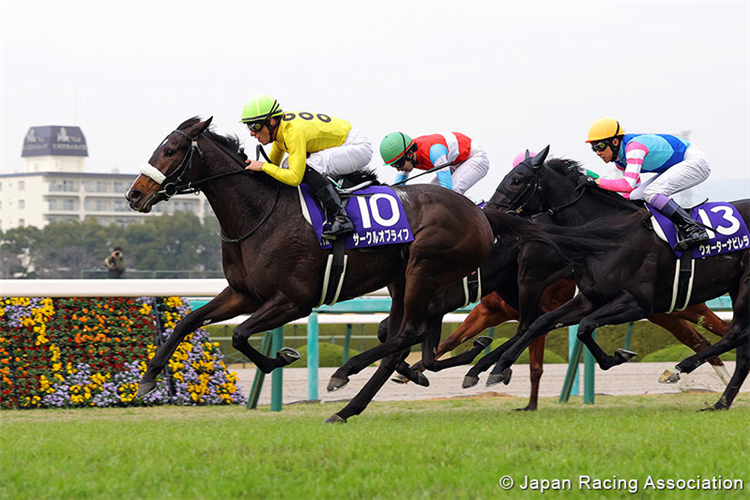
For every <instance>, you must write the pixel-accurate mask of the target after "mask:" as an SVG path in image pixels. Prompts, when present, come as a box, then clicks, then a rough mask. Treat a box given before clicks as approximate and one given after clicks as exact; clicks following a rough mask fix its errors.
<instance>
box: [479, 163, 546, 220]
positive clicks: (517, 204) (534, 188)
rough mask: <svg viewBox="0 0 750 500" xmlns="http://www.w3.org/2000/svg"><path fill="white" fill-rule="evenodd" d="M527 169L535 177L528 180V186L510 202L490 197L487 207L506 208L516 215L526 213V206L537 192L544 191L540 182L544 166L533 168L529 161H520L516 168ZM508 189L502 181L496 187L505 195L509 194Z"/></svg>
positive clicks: (497, 191)
mask: <svg viewBox="0 0 750 500" xmlns="http://www.w3.org/2000/svg"><path fill="white" fill-rule="evenodd" d="M521 168H523V169H526V170H527V171H530V172H531V173H532V174H533V179H532V180H531V182H528V183H527V184H526V186H525V187H524V188H523V190H522V191H520V192H519V193H518V194H516V195H515V196H514V197H513V198H511V200H510V201H509V202H508V203H498V202H495V201H492V199H491V198H490V201H488V202H487V205H485V208H490V209H491V208H493V207H496V208H504V209H506V210H507V211H508V212H509V213H514V214H516V215H524V209H525V208H526V206H527V205H528V204H529V203H530V202H531V201H532V200H534V199H535V198H536V194H537V192H541V191H542V186H541V182H540V178H541V176H542V167H539V168H533V167H531V166H530V165H529V164H528V163H527V162H522V163H520V164H519V165H518V166H517V167H515V169H514V170H516V169H521ZM506 191H507V190H506V189H505V188H504V187H503V184H502V183H501V184H500V185H499V186H498V187H497V189H495V193H498V194H500V195H502V196H504V197H506V198H507V197H508V196H507V192H506ZM527 193H528V197H527V198H526V199H525V200H523V201H521V199H522V198H523V197H524V196H526V195H527ZM527 215H534V214H527Z"/></svg>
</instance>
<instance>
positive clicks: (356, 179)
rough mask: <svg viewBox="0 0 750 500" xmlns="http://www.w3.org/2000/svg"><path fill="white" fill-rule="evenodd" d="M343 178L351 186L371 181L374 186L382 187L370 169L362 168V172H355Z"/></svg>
mask: <svg viewBox="0 0 750 500" xmlns="http://www.w3.org/2000/svg"><path fill="white" fill-rule="evenodd" d="M344 178H345V179H347V180H348V181H349V182H350V183H351V185H352V186H356V185H357V184H361V183H363V182H367V181H372V184H373V185H374V186H382V183H381V182H380V181H379V180H378V176H377V174H376V173H375V171H374V170H372V169H370V168H363V169H362V170H357V171H355V172H352V173H351V174H346V175H345V176H344Z"/></svg>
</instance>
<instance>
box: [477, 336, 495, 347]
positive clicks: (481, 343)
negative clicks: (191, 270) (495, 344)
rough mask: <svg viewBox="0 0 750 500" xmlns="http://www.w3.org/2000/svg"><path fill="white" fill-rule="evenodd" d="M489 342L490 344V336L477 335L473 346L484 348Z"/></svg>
mask: <svg viewBox="0 0 750 500" xmlns="http://www.w3.org/2000/svg"><path fill="white" fill-rule="evenodd" d="M490 344H492V337H477V338H475V339H474V347H480V348H482V349H486V348H487V346H489V345H490Z"/></svg>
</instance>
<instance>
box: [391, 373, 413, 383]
mask: <svg viewBox="0 0 750 500" xmlns="http://www.w3.org/2000/svg"><path fill="white" fill-rule="evenodd" d="M391 382H396V383H397V384H408V383H409V377H405V376H404V375H401V374H400V373H397V374H395V375H394V376H393V377H391Z"/></svg>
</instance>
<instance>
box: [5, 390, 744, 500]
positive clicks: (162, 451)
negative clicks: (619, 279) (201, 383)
mask: <svg viewBox="0 0 750 500" xmlns="http://www.w3.org/2000/svg"><path fill="white" fill-rule="evenodd" d="M718 396H719V395H718V394H716V393H686V394H678V395H659V396H648V395H647V396H626V397H625V396H623V397H614V396H597V402H596V405H593V406H588V405H587V406H584V405H582V404H580V398H572V400H571V403H568V404H566V405H561V404H558V403H557V402H556V401H555V400H554V399H542V400H541V401H540V410H539V411H538V412H535V413H528V412H514V411H511V410H512V409H513V408H517V407H519V406H522V404H521V403H522V402H525V398H512V397H503V396H500V395H497V394H495V393H489V394H488V395H486V396H485V397H477V398H457V399H450V400H434V401H419V402H396V403H393V402H389V403H382V402H381V403H373V404H372V405H371V406H370V407H369V408H368V409H367V411H366V412H365V413H364V414H363V415H361V416H359V417H354V418H352V419H350V422H349V423H347V424H345V425H323V424H322V421H323V420H324V419H325V418H326V417H328V416H329V415H330V414H332V413H334V412H335V411H336V410H338V409H340V408H341V406H342V403H330V404H323V405H321V404H316V405H290V406H286V407H284V410H283V411H282V412H281V413H272V412H270V411H268V407H265V408H261V409H260V410H256V411H248V410H245V408H244V407H241V406H232V407H152V408H124V409H123V408H120V409H115V408H112V409H83V410H31V411H3V412H0V444H1V447H0V448H1V450H2V455H0V461H1V463H2V468H1V469H0V498H8V499H10V498H12V499H25V498H28V499H52V498H159V499H172V498H174V499H186V498H216V499H231V498H238V499H239V498H242V499H256V498H257V499H272V498H330V499H348V498H429V499H438V498H446V499H448V498H513V499H515V498H539V497H541V496H542V493H541V492H540V491H538V490H534V491H532V490H528V489H527V490H521V489H520V486H519V484H520V483H523V482H524V481H525V479H524V477H525V476H527V475H528V476H530V477H532V478H536V479H538V480H540V481H541V480H545V479H546V480H548V481H550V482H551V481H553V480H555V479H557V480H564V479H569V480H570V481H571V484H572V488H571V489H569V490H568V489H566V490H562V491H554V490H548V491H546V492H545V493H544V494H543V496H544V497H545V498H659V499H665V498H675V499H685V498H705V497H716V498H747V495H748V488H750V425H749V424H750V395H748V394H747V393H743V394H740V396H739V397H738V398H737V401H736V402H735V405H734V407H733V408H732V409H731V410H730V411H724V412H697V411H696V410H697V409H699V408H702V407H705V406H706V405H708V404H711V403H713V402H715V401H716V399H718ZM506 475H507V476H510V477H511V478H513V480H514V483H515V485H514V486H513V487H512V488H511V489H510V490H503V489H502V488H501V487H500V485H499V481H500V479H501V478H502V477H503V476H506ZM580 476H589V477H590V478H591V481H595V480H597V479H599V480H605V479H609V480H616V479H617V478H620V479H625V480H631V484H632V482H636V481H637V482H638V485H639V491H638V493H637V494H636V495H632V494H631V493H629V492H628V491H627V490H626V489H622V488H620V489H608V490H601V489H600V490H587V489H585V488H584V489H583V490H581V489H579V484H578V481H579V477H580ZM649 476H651V477H652V478H653V479H654V480H658V479H660V478H661V479H664V480H669V479H671V480H678V479H684V480H688V479H696V478H698V476H700V477H701V478H712V477H717V478H718V477H719V476H721V478H723V479H739V480H742V481H744V488H745V489H744V490H740V491H737V490H733V491H728V490H717V491H707V490H667V491H664V490H655V489H648V490H645V491H644V489H643V486H644V484H645V481H646V480H647V478H648V477H649ZM592 484H593V483H592Z"/></svg>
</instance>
